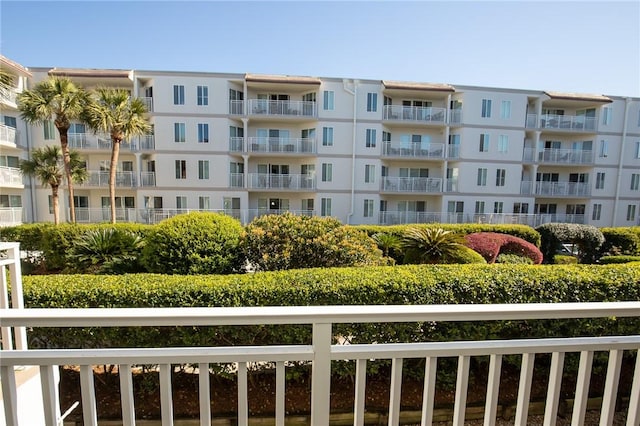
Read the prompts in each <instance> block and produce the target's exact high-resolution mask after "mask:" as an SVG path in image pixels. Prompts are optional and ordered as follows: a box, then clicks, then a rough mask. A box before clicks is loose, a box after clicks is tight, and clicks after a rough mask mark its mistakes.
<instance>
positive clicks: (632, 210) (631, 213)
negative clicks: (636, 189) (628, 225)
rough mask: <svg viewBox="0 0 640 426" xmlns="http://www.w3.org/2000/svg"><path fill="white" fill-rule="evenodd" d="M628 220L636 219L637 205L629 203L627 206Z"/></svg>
mask: <svg viewBox="0 0 640 426" xmlns="http://www.w3.org/2000/svg"><path fill="white" fill-rule="evenodd" d="M627 220H629V221H632V220H636V205H635V204H629V205H628V206H627Z"/></svg>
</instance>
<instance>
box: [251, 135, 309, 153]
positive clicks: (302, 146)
mask: <svg viewBox="0 0 640 426" xmlns="http://www.w3.org/2000/svg"><path fill="white" fill-rule="evenodd" d="M248 149H249V152H255V153H257V152H275V153H281V154H313V153H315V152H316V140H315V138H264V137H250V138H249V146H248Z"/></svg>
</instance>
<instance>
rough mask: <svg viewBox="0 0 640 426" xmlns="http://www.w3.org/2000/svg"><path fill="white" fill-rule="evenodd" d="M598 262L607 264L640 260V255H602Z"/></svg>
mask: <svg viewBox="0 0 640 426" xmlns="http://www.w3.org/2000/svg"><path fill="white" fill-rule="evenodd" d="M598 262H600V263H601V264H603V265H609V264H612V263H629V262H640V256H630V255H619V256H602V257H601V258H600V259H599V260H598Z"/></svg>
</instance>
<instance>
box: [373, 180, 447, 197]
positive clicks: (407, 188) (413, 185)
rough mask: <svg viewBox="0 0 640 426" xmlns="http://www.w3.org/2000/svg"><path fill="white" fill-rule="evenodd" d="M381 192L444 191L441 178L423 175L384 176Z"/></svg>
mask: <svg viewBox="0 0 640 426" xmlns="http://www.w3.org/2000/svg"><path fill="white" fill-rule="evenodd" d="M380 191H381V192H402V193H405V192H414V193H438V192H442V179H441V178H423V177H389V176H386V177H384V178H382V183H381V184H380Z"/></svg>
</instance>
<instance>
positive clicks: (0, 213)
mask: <svg viewBox="0 0 640 426" xmlns="http://www.w3.org/2000/svg"><path fill="white" fill-rule="evenodd" d="M21 223H22V207H0V226H13V225H20V224H21Z"/></svg>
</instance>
